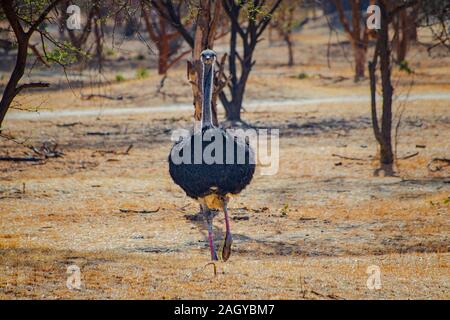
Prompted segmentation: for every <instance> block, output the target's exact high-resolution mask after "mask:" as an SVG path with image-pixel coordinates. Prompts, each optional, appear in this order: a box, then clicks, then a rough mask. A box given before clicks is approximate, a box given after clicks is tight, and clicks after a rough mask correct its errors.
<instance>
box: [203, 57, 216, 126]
mask: <svg viewBox="0 0 450 320" xmlns="http://www.w3.org/2000/svg"><path fill="white" fill-rule="evenodd" d="M202 65H203V79H202V95H203V101H202V128H205V127H212V126H213V124H212V111H211V95H212V83H213V75H214V67H213V64H204V63H203V64H202Z"/></svg>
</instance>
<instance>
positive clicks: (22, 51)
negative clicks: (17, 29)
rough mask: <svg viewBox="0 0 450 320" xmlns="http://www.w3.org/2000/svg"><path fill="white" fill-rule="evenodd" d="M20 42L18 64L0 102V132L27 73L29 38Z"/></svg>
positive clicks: (19, 40)
mask: <svg viewBox="0 0 450 320" xmlns="http://www.w3.org/2000/svg"><path fill="white" fill-rule="evenodd" d="M17 40H18V48H17V58H16V64H15V66H14V70H13V72H12V74H11V77H10V78H9V81H8V83H7V85H6V88H5V91H4V92H3V95H2V100H1V101H0V130H1V124H2V123H3V120H4V119H5V116H6V112H7V111H8V109H9V106H10V105H11V102H12V101H13V99H14V97H15V96H16V94H17V93H16V88H17V84H18V83H19V81H20V79H21V78H22V76H23V74H24V72H25V66H26V64H27V48H28V41H29V39H28V37H26V36H24V37H23V38H22V39H17Z"/></svg>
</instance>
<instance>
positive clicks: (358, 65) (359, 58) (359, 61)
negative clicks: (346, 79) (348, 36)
mask: <svg viewBox="0 0 450 320" xmlns="http://www.w3.org/2000/svg"><path fill="white" fill-rule="evenodd" d="M353 55H354V58H355V82H358V81H359V80H361V79H363V78H364V71H365V68H366V49H365V48H364V46H363V45H361V44H358V43H356V41H355V44H354V45H353Z"/></svg>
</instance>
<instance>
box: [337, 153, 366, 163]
mask: <svg viewBox="0 0 450 320" xmlns="http://www.w3.org/2000/svg"><path fill="white" fill-rule="evenodd" d="M332 156H333V157H337V158H341V159H345V160H355V161H369V160H372V159H371V158H372V157H369V159H362V158H353V157H346V156H341V155H340V154H336V153H333V154H332Z"/></svg>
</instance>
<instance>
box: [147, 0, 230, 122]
mask: <svg viewBox="0 0 450 320" xmlns="http://www.w3.org/2000/svg"><path fill="white" fill-rule="evenodd" d="M146 2H147V3H150V4H151V6H152V7H153V8H154V9H155V10H157V11H158V13H159V14H160V15H161V16H162V17H163V18H164V19H166V20H167V21H168V22H169V23H170V24H171V25H172V27H173V28H174V29H176V30H177V31H178V32H179V33H180V34H181V36H182V37H183V39H184V40H185V41H186V43H187V44H188V45H189V46H190V47H191V49H192V57H191V61H188V70H187V75H188V79H189V81H190V83H191V85H192V93H193V97H194V100H193V104H194V108H195V113H194V117H195V119H196V120H198V121H200V119H201V91H200V81H201V74H202V70H201V63H200V53H201V52H202V51H203V50H205V49H207V48H209V49H212V48H213V47H214V40H216V38H217V37H218V35H217V27H218V25H219V21H220V17H221V14H222V5H221V1H220V0H198V1H195V2H194V3H190V4H191V5H192V6H191V7H188V9H190V11H187V10H186V5H188V4H189V3H187V2H185V1H182V0H178V2H174V1H172V0H149V1H146ZM186 11H187V12H186ZM182 14H184V15H188V17H189V18H188V19H187V20H188V21H186V19H184V23H183V22H182V18H181V17H182ZM190 19H192V20H193V21H192V22H193V23H191V21H189V20H190ZM189 25H192V26H193V29H194V30H193V32H192V31H191V30H190V29H189V28H188V26H189ZM192 34H193V35H192ZM221 61H222V62H224V60H223V59H222V60H221ZM223 71H224V69H223V65H222V66H220V68H219V72H217V73H216V75H215V80H214V91H213V96H212V112H213V122H214V123H215V124H216V125H217V124H218V120H217V96H218V92H219V91H221V90H222V89H223V87H224V85H225V83H226V82H227V79H226V77H225V75H224V73H223Z"/></svg>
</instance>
